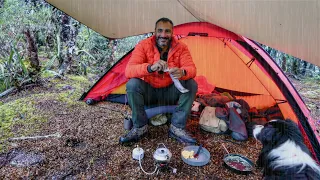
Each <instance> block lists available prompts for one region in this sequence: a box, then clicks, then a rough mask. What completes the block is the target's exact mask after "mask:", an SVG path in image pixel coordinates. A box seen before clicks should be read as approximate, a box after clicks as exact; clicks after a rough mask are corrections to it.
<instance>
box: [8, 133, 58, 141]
mask: <svg viewBox="0 0 320 180" xmlns="http://www.w3.org/2000/svg"><path fill="white" fill-rule="evenodd" d="M50 137H56V138H61V134H60V133H55V134H49V135H45V136H26V137H17V138H9V139H8V141H20V140H33V139H43V138H50Z"/></svg>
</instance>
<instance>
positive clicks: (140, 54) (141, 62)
mask: <svg viewBox="0 0 320 180" xmlns="http://www.w3.org/2000/svg"><path fill="white" fill-rule="evenodd" d="M148 65H149V64H148V63H147V57H146V54H145V52H144V49H143V47H142V44H141V43H139V44H137V45H136V47H135V49H134V50H133V52H132V55H131V57H130V59H129V62H128V64H127V67H126V70H125V76H126V77H127V78H140V77H143V76H146V75H149V74H150V73H149V72H148Z"/></svg>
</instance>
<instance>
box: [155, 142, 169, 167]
mask: <svg viewBox="0 0 320 180" xmlns="http://www.w3.org/2000/svg"><path fill="white" fill-rule="evenodd" d="M161 145H162V147H160V146H161ZM171 157H172V153H171V152H170V151H169V149H168V148H167V147H166V146H165V145H164V144H163V143H160V144H159V145H158V147H157V149H156V151H155V152H154V153H153V159H154V161H155V164H156V166H157V167H158V168H159V169H160V170H161V169H167V168H168V164H169V162H170V160H171Z"/></svg>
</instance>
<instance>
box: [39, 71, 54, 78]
mask: <svg viewBox="0 0 320 180" xmlns="http://www.w3.org/2000/svg"><path fill="white" fill-rule="evenodd" d="M54 75H55V73H54V72H53V71H49V70H44V71H42V72H41V77H42V78H50V77H54Z"/></svg>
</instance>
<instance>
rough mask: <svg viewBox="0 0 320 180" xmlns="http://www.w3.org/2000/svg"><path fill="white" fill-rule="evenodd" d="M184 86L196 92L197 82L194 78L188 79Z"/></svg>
mask: <svg viewBox="0 0 320 180" xmlns="http://www.w3.org/2000/svg"><path fill="white" fill-rule="evenodd" d="M186 88H187V89H189V91H191V92H195V93H196V92H197V91H198V83H197V82H196V81H195V80H194V79H189V80H187V81H186Z"/></svg>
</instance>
